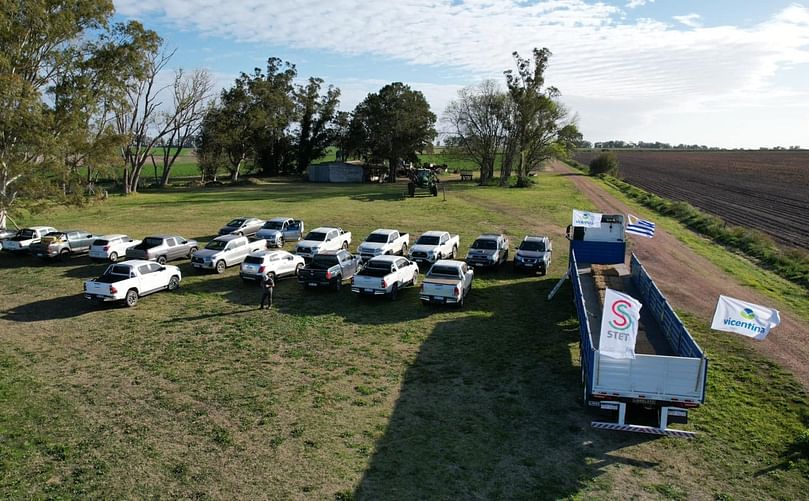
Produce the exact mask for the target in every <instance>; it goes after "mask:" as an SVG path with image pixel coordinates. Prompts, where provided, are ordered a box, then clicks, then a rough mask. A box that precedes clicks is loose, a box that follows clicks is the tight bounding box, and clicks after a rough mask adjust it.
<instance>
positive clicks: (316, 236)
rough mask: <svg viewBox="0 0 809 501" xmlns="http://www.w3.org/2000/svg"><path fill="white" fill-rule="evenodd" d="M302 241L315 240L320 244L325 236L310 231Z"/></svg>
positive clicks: (321, 233)
mask: <svg viewBox="0 0 809 501" xmlns="http://www.w3.org/2000/svg"><path fill="white" fill-rule="evenodd" d="M304 240H316V241H318V242H322V241H323V240H326V234H325V233H323V232H320V231H310V232H309V233H308V234H307V235H306V238H304Z"/></svg>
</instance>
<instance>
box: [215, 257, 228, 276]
mask: <svg viewBox="0 0 809 501" xmlns="http://www.w3.org/2000/svg"><path fill="white" fill-rule="evenodd" d="M225 268H227V266H226V265H225V261H223V260H221V259H220V260H219V261H217V262H216V272H217V273H218V274H220V275H221V274H222V273H224V272H225Z"/></svg>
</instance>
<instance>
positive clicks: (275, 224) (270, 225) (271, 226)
mask: <svg viewBox="0 0 809 501" xmlns="http://www.w3.org/2000/svg"><path fill="white" fill-rule="evenodd" d="M262 228H264V229H265V230H282V229H284V222H283V221H267V222H266V223H264V226H262Z"/></svg>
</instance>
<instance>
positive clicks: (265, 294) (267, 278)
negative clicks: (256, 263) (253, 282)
mask: <svg viewBox="0 0 809 501" xmlns="http://www.w3.org/2000/svg"><path fill="white" fill-rule="evenodd" d="M274 288H275V280H274V279H273V277H272V275H271V274H268V275H264V276H262V277H261V306H259V307H258V309H259V310H261V309H263V308H264V303H267V309H268V310H269V309H270V308H272V290H273V289H274Z"/></svg>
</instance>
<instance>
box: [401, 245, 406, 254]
mask: <svg viewBox="0 0 809 501" xmlns="http://www.w3.org/2000/svg"><path fill="white" fill-rule="evenodd" d="M401 255H402V256H406V255H407V244H402V253H401Z"/></svg>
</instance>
